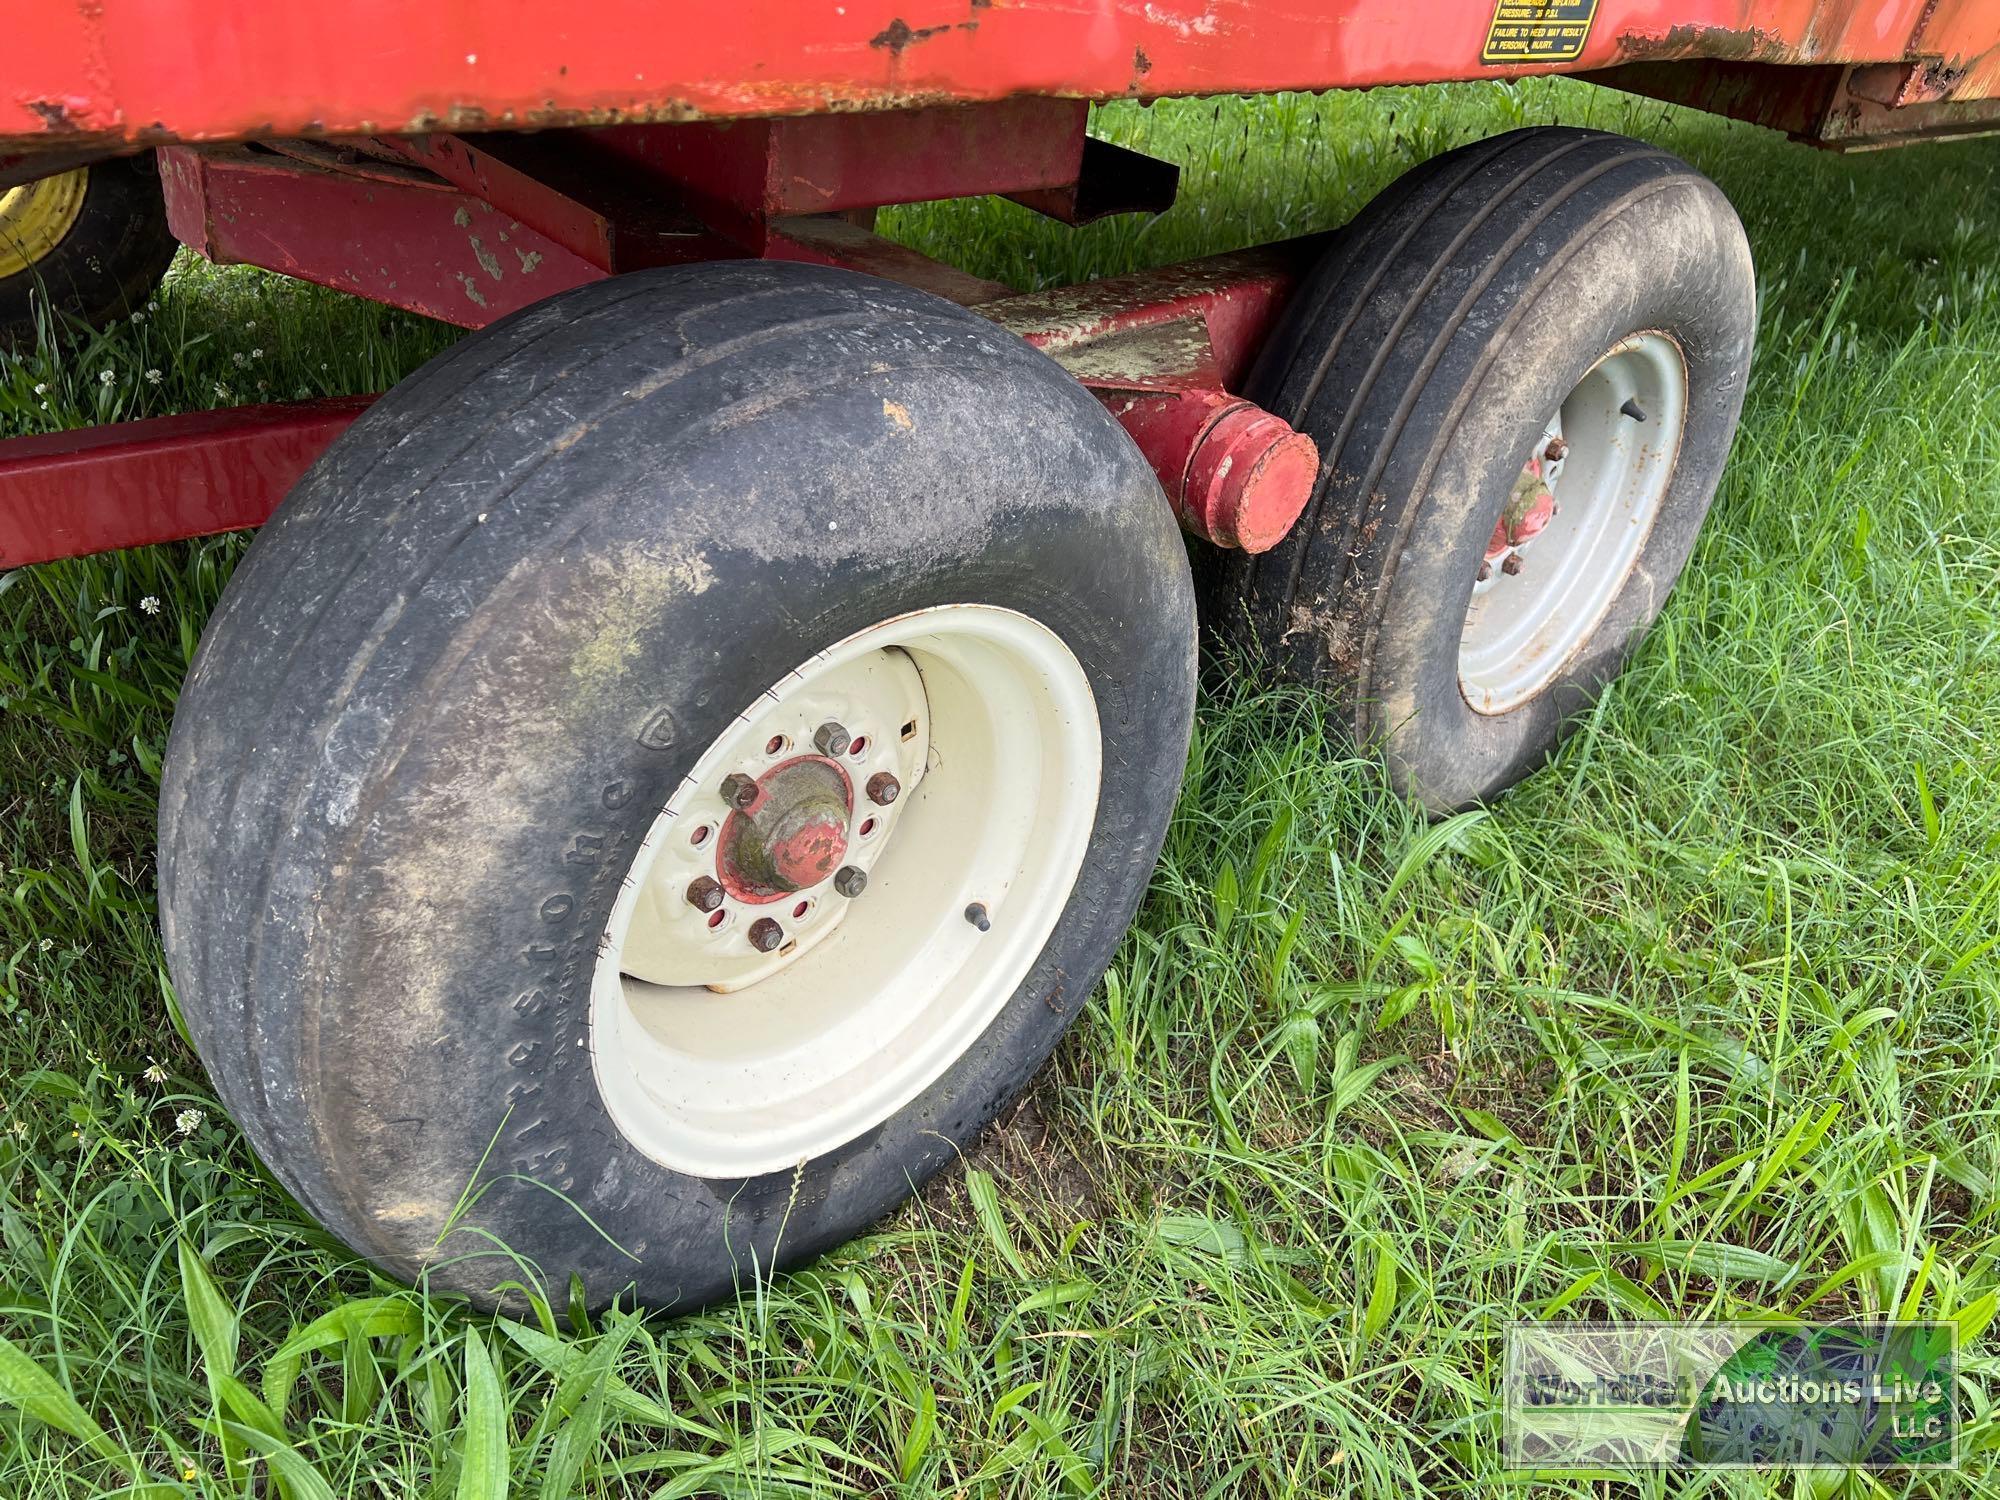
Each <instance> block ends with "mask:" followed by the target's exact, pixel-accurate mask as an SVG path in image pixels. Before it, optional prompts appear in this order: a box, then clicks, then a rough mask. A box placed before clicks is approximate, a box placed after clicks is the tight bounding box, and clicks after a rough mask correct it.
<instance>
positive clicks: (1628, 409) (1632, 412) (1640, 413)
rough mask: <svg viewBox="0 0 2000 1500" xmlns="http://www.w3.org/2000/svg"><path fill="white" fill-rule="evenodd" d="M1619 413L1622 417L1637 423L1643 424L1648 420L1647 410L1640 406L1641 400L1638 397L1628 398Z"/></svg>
mask: <svg viewBox="0 0 2000 1500" xmlns="http://www.w3.org/2000/svg"><path fill="white" fill-rule="evenodd" d="M1618 411H1619V414H1620V415H1621V416H1627V417H1630V418H1631V419H1632V420H1633V421H1635V422H1643V421H1645V420H1646V408H1645V407H1643V406H1641V405H1640V404H1639V398H1638V397H1637V396H1628V397H1627V398H1626V400H1625V404H1624V405H1623V406H1621V407H1619V408H1618Z"/></svg>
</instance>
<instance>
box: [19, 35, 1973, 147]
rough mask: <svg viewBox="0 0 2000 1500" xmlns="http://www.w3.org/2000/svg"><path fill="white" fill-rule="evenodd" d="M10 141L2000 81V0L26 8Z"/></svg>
mask: <svg viewBox="0 0 2000 1500" xmlns="http://www.w3.org/2000/svg"><path fill="white" fill-rule="evenodd" d="M13 9H14V12H15V13H14V14H11V15H10V16H9V20H8V27H7V45H6V48H5V50H4V51H3V52H0V149H9V150H11V149H16V148H20V149H31V148H42V147H48V146H61V145H63V144H64V143H69V144H76V143H79V142H83V141H89V142H93V143H102V144H105V145H111V146H146V145H152V144H157V143H159V142H162V141H168V140H178V141H192V140H238V139H245V138H249V137H258V136H263V137H268V136H331V135H380V134H416V133H425V132H430V131H436V130H444V131H452V132H458V131H463V130H468V129H489V128H496V127H499V128H505V127H547V126H555V125H577V124H617V123H627V122H633V121H657V120H686V119H693V118H708V119H728V118H752V117H761V116H772V115H788V114H813V113H822V112H827V111H831V110H857V109H890V108H907V107H910V106H913V105H932V104H944V103H975V102H986V101H995V100H1003V99H1012V98H1016V97H1019V96H1026V95H1036V96H1042V97H1064V98H1075V99H1110V98H1120V97H1131V96H1136V97H1161V96H1165V95H1172V94H1209V93H1262V92H1270V91H1273V90H1277V89H1308V90H1311V89H1325V88H1337V87H1350V88H1351V87H1366V86H1372V85H1377V84H1392V83H1429V82H1435V81H1440V80H1444V79H1459V78H1491V77H1512V76H1518V75H1521V74H1525V73H1537V72H1564V71H1581V70H1586V69H1593V68H1607V67H1612V66H1616V65H1618V64H1620V63H1625V62H1639V61H1664V60H1668V59H1683V58H1718V59H1735V60H1739V61H1751V62H1772V63H1787V64H1792V63H1807V64H1820V63H1828V64H1847V63H1879V62H1895V61H1902V60H1906V59H1917V58H1923V57H1934V58H1936V59H1937V60H1938V61H1939V63H1940V64H1941V66H1942V67H1943V68H1944V69H1945V70H1946V71H1947V72H1949V73H1951V74H1952V75H1954V76H1955V78H1956V80H1957V81H1956V82H1955V83H1954V85H1953V97H1955V98H1959V99H1966V98H1978V97H1985V96H1987V95H1990V94H1992V93H1994V92H1995V91H1996V86H2000V7H1996V6H1995V4H1994V3H1993V0H1671V3H1666V0H1598V4H1597V6H1596V8H1595V14H1594V19H1593V20H1592V21H1591V23H1590V24H1589V26H1588V27H1587V32H1586V34H1585V35H1584V36H1583V37H1581V38H1580V39H1578V40H1579V42H1580V45H1578V46H1577V47H1576V48H1575V49H1574V55H1570V53H1571V49H1570V48H1568V47H1564V48H1562V49H1560V53H1561V55H1550V56H1544V57H1540V58H1536V57H1531V56H1522V57H1520V58H1518V60H1513V61H1508V62H1502V63H1487V62H1485V61H1483V60H1482V57H1483V56H1484V55H1486V53H1487V50H1488V43H1489V33H1490V32H1491V31H1492V30H1493V27H1494V23H1495V19H1496V16H1495V11H1496V7H1495V5H1494V4H1493V3H1490V0H1415V3H1412V0H1342V3H1341V4H1340V5H1339V6H1337V7H1335V8H1332V9H1329V8H1327V7H1323V6H1310V5H1307V6H1287V5H1278V4H1274V3H1270V0H1148V3H1147V4H1145V5H1137V4H1133V5H1119V6H1094V5H1073V4H1059V3H1056V0H1018V3H1013V4H1007V5H994V4H990V3H982V0H846V3H844V4H840V5H824V4H809V3H806V0H740V3H737V4H731V5H720V6H718V5H698V4H694V3H691V0H683V3H679V4H672V5H664V6H663V5H661V4H660V3H658V0H594V3H590V4H577V3H575V0H484V3H482V4H479V5H437V6H412V5H409V4H407V3H405V0H344V3H342V4H339V5H278V4H272V3H270V0H143V3H141V0H109V3H94V4H55V3H51V4H24V5H17V6H15V7H14V8H13Z"/></svg>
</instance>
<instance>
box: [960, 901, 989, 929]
mask: <svg viewBox="0 0 2000 1500" xmlns="http://www.w3.org/2000/svg"><path fill="white" fill-rule="evenodd" d="M965 920H966V921H968V922H970V923H971V924H972V925H973V926H974V927H977V928H978V929H979V930H980V931H981V932H989V931H991V930H992V927H993V919H992V918H991V917H989V916H987V915H986V905H985V903H984V902H981V901H975V902H973V903H972V905H970V906H968V907H966V909H965Z"/></svg>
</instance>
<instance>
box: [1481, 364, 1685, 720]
mask: <svg viewBox="0 0 2000 1500" xmlns="http://www.w3.org/2000/svg"><path fill="white" fill-rule="evenodd" d="M1686 410H1687V371H1686V365H1685V363H1684V361H1683V360H1682V357H1681V353H1680V349H1679V346H1678V345H1676V344H1675V343H1674V342H1673V340H1672V339H1670V338H1668V337H1667V336H1666V335H1665V334H1660V333H1637V334H1633V335H1631V336H1630V337H1629V338H1626V339H1623V340H1621V341H1620V342H1619V343H1618V344H1616V345H1615V346H1613V347H1612V348H1611V349H1610V350H1608V351H1607V352H1606V353H1605V355H1604V356H1603V358H1601V359H1600V360H1598V362H1597V363H1596V364H1595V365H1594V366H1592V368H1591V369H1590V370H1589V371H1588V372H1586V373H1585V375H1584V377H1583V379H1582V380H1581V381H1579V382H1578V383H1577V385H1576V387H1575V389H1574V390H1572V391H1571V392H1570V394H1569V395H1568V396H1567V397H1566V398H1565V399H1564V401H1563V403H1562V405H1561V407H1560V408H1559V409H1558V410H1557V411H1556V412H1555V413H1554V415H1553V416H1551V417H1550V419H1549V421H1548V422H1547V424H1546V425H1545V426H1544V428H1543V431H1542V434H1541V436H1540V437H1539V438H1537V439H1536V440H1535V446H1534V448H1533V449H1532V450H1531V452H1530V453H1529V455H1528V456H1527V457H1526V459H1525V460H1524V461H1523V463H1522V466H1521V470H1520V473H1519V474H1518V476H1517V477H1516V479H1515V481H1514V486H1513V490H1512V492H1511V493H1510V494H1509V495H1508V498H1507V502H1506V504H1505V506H1504V507H1503V508H1502V510H1501V514H1500V518H1499V521H1498V522H1497V524H1496V525H1495V526H1494V528H1493V533H1492V535H1491V536H1490V537H1489V538H1488V539H1487V543H1486V548H1485V554H1484V556H1483V557H1482V558H1481V559H1480V562H1479V564H1478V571H1477V574H1476V577H1475V579H1474V581H1473V585H1472V598H1471V601H1470V603H1469V605H1468V607H1467V610H1466V616H1465V624H1464V627H1463V629H1462V630H1461V632H1460V640H1459V654H1458V680H1459V690H1460V692H1461V693H1462V695H1463V696H1464V698H1465V701H1466V703H1467V705H1468V706H1469V707H1471V709H1472V710H1473V711H1474V712H1475V713H1483V714H1502V713H1508V712H1510V711H1512V710H1513V709H1516V708H1518V707H1520V706H1521V705H1522V704H1524V703H1526V702H1528V701H1529V700H1530V699H1531V698H1533V697H1535V696H1536V695H1537V694H1538V693H1540V692H1541V691H1542V690H1543V689H1545V688H1546V687H1548V685H1549V684H1550V683H1552V682H1553V681H1555V680H1556V678H1557V677H1559V676H1560V675H1561V674H1562V672H1563V671H1564V669H1565V668H1566V667H1567V666H1568V664H1569V662H1570V661H1571V659H1572V658H1574V657H1575V655H1576V653H1577V652H1578V651H1580V650H1581V649H1583V646H1584V644H1585V643H1586V642H1587V641H1588V640H1589V639H1590V637H1591V635H1592V633H1593V632H1594V631H1595V630H1596V629H1597V626H1598V624H1599V622H1600V621H1601V620H1603V618H1604V616H1605V613H1606V611H1608V610H1609V609H1610V607H1611V604H1612V602H1613V600H1614V599H1615V598H1616V597H1617V595H1618V591H1619V590H1620V589H1621V588H1622V587H1623V586H1624V582H1625V579H1626V577H1627V576H1628V575H1629V574H1630V573H1631V571H1632V568H1633V565H1634V564H1635V562H1636V561H1637V560H1638V557H1639V553H1640V551H1641V549H1642V548H1643V547H1644V545H1645V541H1646V536H1647V533H1648V532H1649V531H1650V530H1651V528H1652V524H1653V520H1654V517H1655V516H1656V515H1657V513H1658V512H1659V509H1660V506H1661V502H1662V500H1663V498H1664V496H1665V494H1666V491H1667V485H1668V481H1669V480H1670V479H1671V478H1672V476H1673V469H1674V459H1675V455H1676V454H1677V453H1678V452H1679V448H1680V434H1681V427H1682V424H1683V422H1684V421H1685V418H1686Z"/></svg>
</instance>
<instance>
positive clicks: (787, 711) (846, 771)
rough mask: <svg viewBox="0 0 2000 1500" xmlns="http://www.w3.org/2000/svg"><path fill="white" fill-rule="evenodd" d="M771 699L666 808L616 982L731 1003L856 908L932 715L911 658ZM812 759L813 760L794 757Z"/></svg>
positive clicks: (922, 758) (842, 672)
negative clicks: (726, 997) (698, 992)
mask: <svg viewBox="0 0 2000 1500" xmlns="http://www.w3.org/2000/svg"><path fill="white" fill-rule="evenodd" d="M799 675H800V676H801V677H802V678H803V680H800V681H792V682H788V683H786V684H785V685H784V686H785V687H786V688H787V689H788V691H786V692H785V693H784V694H783V696H782V697H781V696H779V695H778V693H777V691H776V690H773V692H771V693H767V694H766V695H765V696H764V697H763V698H762V699H760V700H759V701H758V703H757V705H756V706H755V708H753V709H752V710H751V711H750V712H748V713H746V714H744V715H743V716H742V717H741V718H740V719H738V720H737V721H736V723H735V724H734V725H733V726H732V727H731V728H730V730H729V731H728V732H727V733H726V734H724V735H723V736H722V738H721V739H720V740H718V741H717V742H716V744H715V745H714V746H713V747H711V750H710V752H709V754H708V755H707V756H705V757H704V762H705V769H704V770H703V771H702V772H700V773H699V774H698V775H697V776H696V778H695V784H694V785H692V786H688V787H686V788H684V790H683V791H682V793H681V794H679V795H678V796H676V798H675V803H676V806H677V807H678V808H679V814H678V817H677V819H676V822H677V825H678V827H677V831H676V834H675V836H673V837H669V838H663V839H662V840H661V841H660V846H659V849H658V851H657V852H656V854H655V855H654V857H653V858H652V861H651V865H650V869H649V872H648V875H647V878H646V881H645V885H644V887H643V888H642V890H641V891H640V892H639V909H638V912H637V913H636V917H637V920H635V921H634V922H633V924H632V929H631V932H630V934H629V936H628V937H627V939H626V943H625V953H624V957H623V959H622V963H623V967H624V971H625V972H626V973H627V974H629V975H631V976H632V977H634V978H636V979H643V980H645V981H646V982H647V983H649V984H659V985H673V986H700V987H701V988H703V989H707V990H711V991H714V992H717V993H730V992H733V991H737V990H741V989H743V988H745V987H746V986H748V985H752V984H755V983H757V982H758V981H759V980H762V979H766V978H768V977H770V976H771V975H773V974H776V973H777V972H779V971H780V970H782V969H785V968H787V967H789V966H790V965H792V964H793V963H796V962H797V961H798V960H799V959H800V958H802V957H804V956H805V954H806V953H807V952H808V951H810V950H811V949H812V948H814V947H815V946H817V945H818V944H819V943H821V942H822V941H824V940H825V939H826V938H828V937H830V936H832V934H833V932H834V930H835V929H836V928H838V927H839V926H840V924H841V923H842V922H843V921H845V920H846V917H847V913H848V912H849V910H850V909H851V908H852V907H853V905H854V903H855V901H856V900H857V899H865V894H864V893H865V892H866V890H867V885H868V875H869V872H870V871H871V870H872V869H873V868H874V866H875V864H876V862H877V861H878V860H880V859H881V858H882V856H883V854H884V853H885V852H886V851H887V850H888V848H889V846H890V843H891V840H892V838H893V836H894V833H895V830H896V827H897V825H898V823H899V821H900V819H901V815H902V811H903V805H902V803H900V802H899V801H898V800H897V794H898V793H899V792H900V791H901V790H902V789H903V788H904V787H911V788H914V787H915V786H916V785H917V784H918V783H919V782H920V781H922V779H923V776H924V772H925V768H926V767H925V762H926V759H927V757H928V755H929V751H930V709H929V706H928V703H927V701H926V698H925V694H924V684H923V678H922V676H921V674H920V673H919V672H918V671H917V668H916V665H915V664H914V662H912V660H911V659H910V656H909V655H908V653H907V652H904V651H902V650H899V649H894V648H891V649H887V650H878V651H873V652H869V653H865V654H863V655H861V656H858V657H857V658H856V659H855V660H853V661H850V662H846V663H843V664H841V665H840V666H838V667H833V668H815V667H814V664H811V663H809V664H808V668H807V669H802V671H801V673H800V674H799ZM806 746H810V747H812V748H810V749H801V748H799V747H806Z"/></svg>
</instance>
